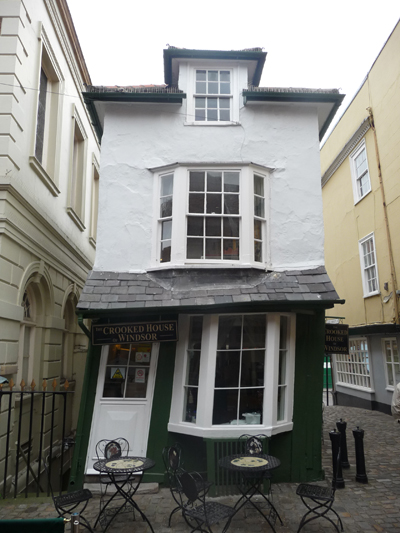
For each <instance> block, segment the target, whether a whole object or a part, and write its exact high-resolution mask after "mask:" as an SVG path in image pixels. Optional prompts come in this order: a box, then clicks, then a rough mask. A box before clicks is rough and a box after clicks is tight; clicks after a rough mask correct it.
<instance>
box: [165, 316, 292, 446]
mask: <svg viewBox="0 0 400 533" xmlns="http://www.w3.org/2000/svg"><path fill="white" fill-rule="evenodd" d="M234 314H238V315H243V314H244V313H229V315H234ZM245 314H251V313H245ZM253 314H260V313H253ZM263 314H265V317H266V328H267V330H266V348H265V350H266V352H265V353H266V356H265V365H264V404H263V422H262V424H242V425H224V424H221V425H213V424H212V414H213V401H214V383H215V367H216V354H217V337H218V323H219V316H221V315H204V316H203V335H202V342H201V357H200V372H199V388H198V391H199V392H198V397H199V398H200V399H201V401H200V402H199V403H198V405H197V413H196V419H195V421H193V422H184V421H183V406H184V403H185V393H184V389H185V385H186V381H185V378H186V365H187V357H186V354H187V349H188V340H189V339H188V336H189V320H190V316H189V315H181V316H180V317H179V341H178V344H177V351H176V365H175V374H174V382H173V394H172V403H171V412H170V420H169V423H168V430H169V431H172V432H176V433H183V434H187V435H195V436H199V437H212V438H219V437H239V436H240V435H242V434H243V433H247V432H248V430H255V431H257V432H259V433H265V434H267V435H274V434H278V433H282V432H285V431H291V430H292V429H293V422H292V418H293V392H294V369H295V336H296V315H295V314H293V313H263ZM281 316H287V317H288V331H287V361H286V363H287V365H286V380H285V387H286V403H285V408H284V414H283V417H282V419H281V420H278V377H279V356H280V346H279V338H280V317H281Z"/></svg>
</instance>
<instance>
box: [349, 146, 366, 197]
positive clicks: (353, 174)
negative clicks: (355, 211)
mask: <svg viewBox="0 0 400 533" xmlns="http://www.w3.org/2000/svg"><path fill="white" fill-rule="evenodd" d="M363 151H365V160H366V166H367V168H366V171H365V172H364V173H363V174H362V176H365V175H368V185H367V186H366V190H365V191H364V192H363V193H362V194H361V192H360V185H359V183H360V176H359V175H358V172H357V167H356V159H357V157H358V156H359V155H360V154H361V153H362V152H363ZM350 168H351V179H352V184H353V194H354V204H357V203H358V202H360V201H361V200H362V199H363V198H365V197H366V196H367V194H368V193H369V192H371V176H370V173H369V167H368V155H367V147H366V144H365V139H363V140H362V141H361V143H360V144H359V145H358V146H357V148H356V149H355V150H354V151H353V152H352V153H351V154H350Z"/></svg>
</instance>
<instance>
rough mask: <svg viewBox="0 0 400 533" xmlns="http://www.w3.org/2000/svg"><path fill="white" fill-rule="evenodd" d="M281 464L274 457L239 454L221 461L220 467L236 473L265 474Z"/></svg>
mask: <svg viewBox="0 0 400 533" xmlns="http://www.w3.org/2000/svg"><path fill="white" fill-rule="evenodd" d="M280 464H281V462H280V460H279V459H278V458H276V457H274V456H273V455H265V454H259V455H256V454H251V453H237V454H234V455H228V456H227V457H223V458H222V459H220V460H219V465H220V466H222V468H226V469H227V470H232V471H234V472H265V471H266V470H273V469H274V468H278V466H280Z"/></svg>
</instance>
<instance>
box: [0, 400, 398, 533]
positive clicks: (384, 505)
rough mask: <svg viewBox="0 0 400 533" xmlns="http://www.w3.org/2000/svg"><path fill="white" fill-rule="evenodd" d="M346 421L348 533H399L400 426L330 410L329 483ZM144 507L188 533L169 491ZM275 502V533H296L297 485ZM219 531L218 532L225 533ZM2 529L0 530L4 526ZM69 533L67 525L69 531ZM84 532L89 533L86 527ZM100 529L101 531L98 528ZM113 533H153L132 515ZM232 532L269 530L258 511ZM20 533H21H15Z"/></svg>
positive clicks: (154, 520)
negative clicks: (360, 441) (359, 447)
mask: <svg viewBox="0 0 400 533" xmlns="http://www.w3.org/2000/svg"><path fill="white" fill-rule="evenodd" d="M340 418H342V419H343V420H345V421H346V422H347V447H348V459H349V463H350V468H349V469H343V477H344V480H345V488H344V489H340V490H337V491H336V500H335V505H334V507H335V509H336V511H337V512H338V513H339V515H340V516H341V518H342V521H343V525H344V530H345V531H346V532H348V533H353V532H354V533H359V532H363V533H392V532H393V533H394V532H396V533H400V453H399V443H400V424H398V423H397V422H396V421H394V419H393V418H392V417H390V416H388V415H385V414H383V413H379V412H376V411H367V410H365V409H356V408H350V407H339V406H330V407H326V408H325V410H324V433H323V442H324V443H323V466H324V468H325V471H326V478H327V479H326V480H325V481H322V482H320V483H321V484H327V483H329V482H330V480H331V472H332V452H331V446H330V439H329V431H331V430H332V429H334V428H335V427H336V422H337V420H339V419H340ZM357 426H359V427H360V428H362V429H364V431H365V436H364V451H365V464H366V471H367V476H368V484H361V483H357V482H356V481H355V475H356V462H355V453H354V438H353V434H352V429H354V428H356V427H357ZM136 498H137V502H138V504H139V506H140V508H141V509H142V510H143V511H144V513H145V514H146V515H147V517H148V518H149V520H150V522H151V524H152V526H153V528H154V531H155V533H167V532H169V533H170V532H171V531H172V532H175V531H177V532H185V531H189V528H188V526H187V525H186V523H185V522H184V521H183V519H182V517H181V516H180V515H179V513H176V514H175V515H174V517H173V519H172V527H171V528H168V527H167V526H168V524H167V522H168V516H169V513H170V511H171V509H173V507H174V504H173V501H172V498H171V495H170V492H169V490H168V489H164V488H162V489H160V490H159V491H158V492H156V493H152V494H140V495H137V496H136ZM218 501H222V502H224V503H228V504H230V505H233V504H234V502H235V498H234V497H224V498H218ZM273 503H274V505H275V506H276V508H277V509H278V511H279V513H280V515H281V517H282V520H283V523H284V525H283V526H281V525H280V524H279V522H277V524H276V526H275V528H276V532H277V533H294V532H296V531H297V528H298V524H299V522H300V519H301V517H302V515H303V514H304V512H305V507H304V506H303V504H302V503H301V500H300V498H299V497H298V496H296V484H295V483H280V484H274V487H273ZM98 509H99V500H98V497H95V498H93V500H92V501H91V502H90V506H89V507H88V509H87V512H86V514H85V516H86V517H87V518H88V519H89V521H90V522H91V523H92V524H93V523H94V521H95V518H96V515H97V513H98ZM54 516H56V514H55V511H54V508H53V505H52V503H51V501H48V500H47V501H46V502H43V501H37V500H35V499H32V500H29V502H26V501H24V500H7V501H4V502H1V503H0V519H3V518H8V519H10V518H11V519H12V518H15V519H16V518H48V517H54ZM221 529H222V528H221V527H218V526H217V527H216V528H215V532H216V533H217V532H218V531H221ZM0 530H1V526H0ZM66 531H69V527H68V528H66ZM82 531H86V530H85V529H83V528H82ZM96 531H99V532H100V531H101V528H100V527H98V528H97V529H96ZM107 531H108V532H110V533H128V532H129V533H133V532H138V533H142V532H143V533H149V532H150V528H149V527H148V526H147V524H146V523H145V522H143V521H142V520H141V519H139V518H137V519H136V521H132V514H131V513H129V514H125V515H121V516H119V517H118V518H117V519H116V520H115V521H114V522H113V524H112V525H111V527H110V528H109V529H108V530H107ZM229 531H230V532H235V533H241V532H248V531H251V532H252V533H261V532H264V531H265V532H267V531H271V528H270V527H269V526H268V524H267V523H266V522H265V521H263V520H262V519H261V518H260V516H259V515H258V513H257V512H248V513H247V516H245V515H244V512H242V511H240V512H239V513H238V514H237V515H236V516H235V518H234V520H233V521H232V524H231V526H230V528H229ZM302 531H303V532H304V533H307V532H310V533H311V532H316V533H318V532H325V531H335V529H334V527H333V526H332V524H330V523H329V522H328V521H326V520H324V519H318V520H316V521H314V522H312V523H311V524H309V525H307V526H305V527H304V528H303V530H302ZM16 533H17V532H16Z"/></svg>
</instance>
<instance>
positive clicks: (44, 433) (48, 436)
mask: <svg viewBox="0 0 400 533" xmlns="http://www.w3.org/2000/svg"><path fill="white" fill-rule="evenodd" d="M6 387H7V388H6ZM35 387H36V385H35V383H34V382H32V384H31V386H30V387H25V385H24V382H21V387H20V389H19V390H17V389H15V388H14V384H13V382H12V380H11V381H10V383H9V384H8V385H6V386H5V385H4V384H3V385H0V487H1V495H2V498H3V499H6V498H16V497H17V495H19V494H25V497H28V493H29V494H30V495H34V494H35V493H36V496H39V495H44V494H47V495H49V494H50V492H49V490H50V489H49V485H48V482H47V481H48V480H47V476H46V475H45V474H43V471H44V469H43V460H44V458H46V459H47V461H48V464H49V475H50V476H51V479H52V480H53V479H55V478H56V481H58V482H57V483H55V485H56V486H57V489H58V490H59V491H60V493H61V490H62V488H63V476H64V467H65V465H64V458H65V454H66V453H67V451H68V450H69V449H70V447H71V446H72V444H73V440H72V438H71V437H70V436H69V435H67V431H68V432H69V431H70V427H67V426H70V423H69V420H67V414H68V412H69V411H70V407H71V406H72V396H71V394H73V392H72V391H69V390H68V388H69V385H68V381H65V383H64V384H63V386H62V388H63V390H56V389H57V382H56V380H54V381H53V382H52V385H51V389H52V390H47V381H46V380H44V381H43V383H42V390H35ZM60 389H61V387H60ZM69 453H71V452H69ZM55 459H57V463H56V462H55ZM53 465H56V467H54V472H53V476H52V473H51V471H52V468H53Z"/></svg>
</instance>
